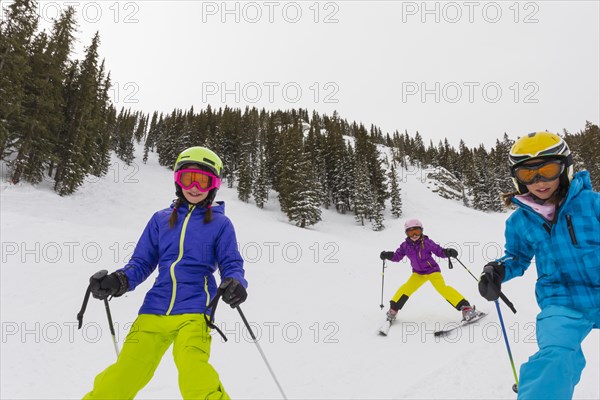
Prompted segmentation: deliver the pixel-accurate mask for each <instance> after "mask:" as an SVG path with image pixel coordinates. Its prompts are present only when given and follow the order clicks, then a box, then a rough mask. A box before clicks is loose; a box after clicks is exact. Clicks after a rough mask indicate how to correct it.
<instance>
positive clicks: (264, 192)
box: [252, 151, 269, 208]
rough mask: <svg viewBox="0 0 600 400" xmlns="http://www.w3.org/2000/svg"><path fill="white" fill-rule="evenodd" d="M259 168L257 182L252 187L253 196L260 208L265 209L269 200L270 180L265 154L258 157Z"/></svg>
mask: <svg viewBox="0 0 600 400" xmlns="http://www.w3.org/2000/svg"><path fill="white" fill-rule="evenodd" d="M257 163H258V168H257V171H256V180H255V181H254V185H253V186H252V196H253V198H254V202H255V203H256V206H257V207H258V208H263V207H264V206H265V203H266V202H267V200H268V199H269V186H268V185H269V179H268V177H267V167H266V161H265V159H264V156H263V153H262V151H261V153H260V154H259V157H258V161H257Z"/></svg>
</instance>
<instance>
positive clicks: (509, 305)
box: [500, 292, 517, 314]
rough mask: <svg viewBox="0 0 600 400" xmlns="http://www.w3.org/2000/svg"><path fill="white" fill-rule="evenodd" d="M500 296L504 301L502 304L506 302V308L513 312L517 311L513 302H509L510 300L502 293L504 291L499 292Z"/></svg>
mask: <svg viewBox="0 0 600 400" xmlns="http://www.w3.org/2000/svg"><path fill="white" fill-rule="evenodd" d="M500 298H501V299H502V301H503V302H504V304H506V305H507V306H508V308H510V311H512V312H513V314H516V313H517V310H516V309H515V306H514V305H513V303H511V301H510V300H509V299H508V298H507V297H506V296H505V295H504V293H502V292H500Z"/></svg>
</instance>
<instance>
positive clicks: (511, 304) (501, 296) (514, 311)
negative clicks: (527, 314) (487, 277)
mask: <svg viewBox="0 0 600 400" xmlns="http://www.w3.org/2000/svg"><path fill="white" fill-rule="evenodd" d="M448 258H450V257H448ZM455 258H456V261H458V263H459V264H460V265H462V266H463V268H464V269H466V270H467V272H468V273H469V274H470V275H471V276H472V277H473V279H475V280H476V281H477V282H479V279H477V278H476V277H475V275H473V273H472V272H471V270H469V268H467V266H466V265H465V264H463V263H462V261H460V260H459V259H458V258H457V257H455ZM500 298H501V299H502V301H503V302H504V304H506V305H507V306H508V308H510V310H511V311H512V312H513V314H516V313H517V310H516V308H515V306H514V304H513V303H512V302H511V301H510V300H509V299H508V297H506V296H505V295H504V293H502V292H500Z"/></svg>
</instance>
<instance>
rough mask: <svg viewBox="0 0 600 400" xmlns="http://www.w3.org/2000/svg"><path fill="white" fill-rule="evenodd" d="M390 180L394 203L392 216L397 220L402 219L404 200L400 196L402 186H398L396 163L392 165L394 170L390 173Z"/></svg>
mask: <svg viewBox="0 0 600 400" xmlns="http://www.w3.org/2000/svg"><path fill="white" fill-rule="evenodd" d="M389 180H390V193H391V202H392V209H391V212H392V215H393V216H394V217H396V218H400V216H402V198H401V196H400V190H401V189H400V185H399V184H398V177H397V175H396V168H395V167H394V163H392V168H391V170H390V173H389Z"/></svg>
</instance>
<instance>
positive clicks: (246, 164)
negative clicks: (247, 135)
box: [237, 154, 254, 203]
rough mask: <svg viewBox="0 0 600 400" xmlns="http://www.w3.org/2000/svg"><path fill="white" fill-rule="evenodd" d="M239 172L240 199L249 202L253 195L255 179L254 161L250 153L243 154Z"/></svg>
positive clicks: (238, 188)
mask: <svg viewBox="0 0 600 400" xmlns="http://www.w3.org/2000/svg"><path fill="white" fill-rule="evenodd" d="M241 158H242V160H241V161H240V167H239V173H238V187H237V194H238V199H240V200H241V201H243V202H245V203H247V202H248V200H249V199H250V196H251V195H252V186H253V181H254V176H253V172H254V171H253V168H252V162H251V161H250V155H249V154H242V157H241Z"/></svg>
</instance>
